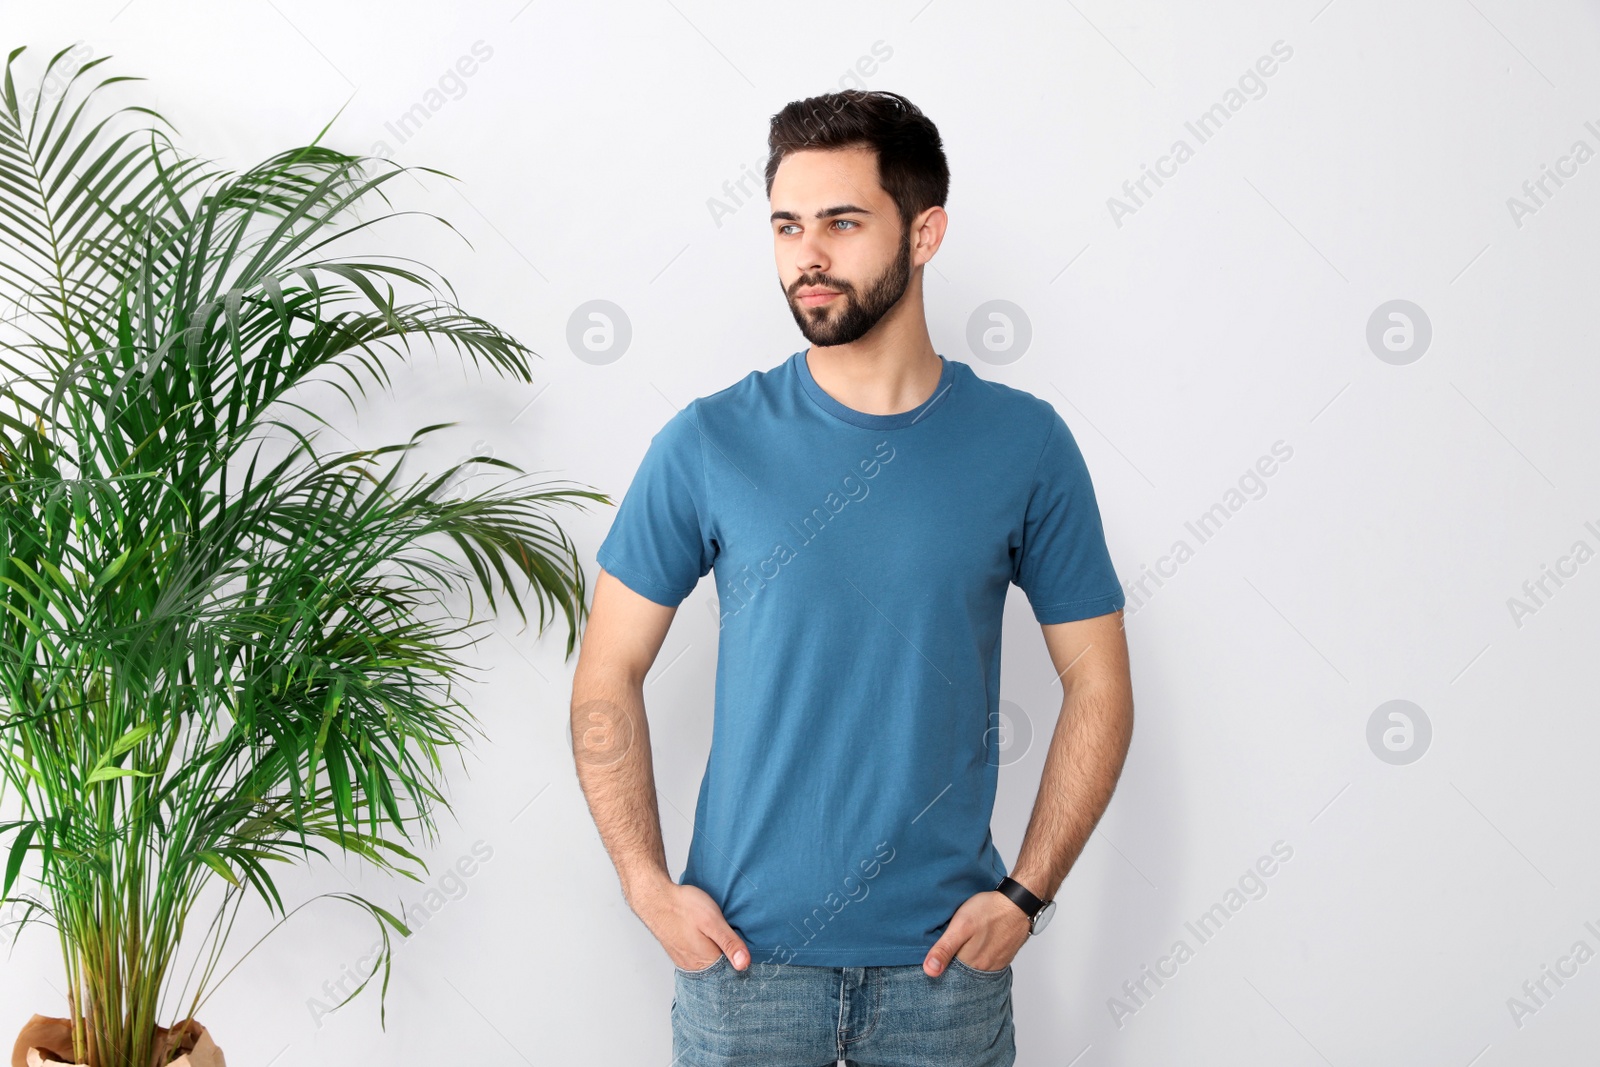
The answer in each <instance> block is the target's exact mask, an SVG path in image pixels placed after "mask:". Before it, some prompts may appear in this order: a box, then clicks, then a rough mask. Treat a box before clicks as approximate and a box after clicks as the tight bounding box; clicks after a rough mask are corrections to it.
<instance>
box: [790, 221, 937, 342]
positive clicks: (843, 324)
mask: <svg viewBox="0 0 1600 1067" xmlns="http://www.w3.org/2000/svg"><path fill="white" fill-rule="evenodd" d="M910 284H911V231H910V230H909V229H907V230H906V231H905V233H904V234H902V235H901V237H900V251H899V252H898V253H897V254H896V256H895V258H894V261H893V262H892V263H890V264H889V266H888V267H886V268H885V269H884V272H883V273H882V274H880V275H879V276H878V278H877V279H876V280H875V281H873V283H872V284H871V285H869V286H867V291H866V294H865V295H864V296H862V297H861V298H860V299H857V298H856V295H855V287H854V286H851V285H850V284H848V283H846V282H841V281H838V280H836V279H833V278H830V277H828V276H827V275H825V274H824V275H820V276H818V277H815V278H807V277H804V276H802V277H801V278H800V279H799V280H798V281H796V282H795V283H794V290H799V289H800V288H801V287H803V286H808V285H820V286H825V287H827V288H829V289H836V290H838V292H839V297H838V299H837V300H832V301H829V302H828V303H827V304H824V305H822V306H821V307H820V308H818V309H816V311H817V312H818V314H817V315H815V316H814V315H813V314H812V313H811V311H812V309H809V308H806V307H803V306H802V305H801V304H799V303H798V302H797V297H796V296H795V295H794V291H790V292H787V293H785V294H784V295H785V296H787V297H788V298H789V310H790V311H791V312H792V313H793V314H794V321H795V325H796V326H799V327H800V333H801V334H802V335H804V337H805V339H806V340H807V341H810V342H811V343H812V344H814V345H817V346H819V347H821V348H829V347H832V346H834V345H847V344H849V343H850V342H852V341H857V340H860V339H861V338H862V337H864V336H866V333H867V331H868V330H871V329H872V328H873V327H874V326H876V325H877V324H878V320H879V319H881V318H883V317H884V316H885V315H887V314H888V313H889V310H890V309H891V308H893V307H894V306H895V304H896V303H898V302H899V300H900V298H901V297H902V296H904V295H905V292H906V287H907V286H909V285H910ZM840 303H842V304H843V305H844V307H843V309H842V310H840V311H838V312H835V311H833V308H834V306H835V305H837V304H840Z"/></svg>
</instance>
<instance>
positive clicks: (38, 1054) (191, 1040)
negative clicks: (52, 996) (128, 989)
mask: <svg viewBox="0 0 1600 1067" xmlns="http://www.w3.org/2000/svg"><path fill="white" fill-rule="evenodd" d="M171 1049H178V1050H181V1051H182V1053H183V1055H181V1056H179V1057H178V1058H177V1059H175V1060H173V1061H172V1062H171V1063H170V1064H169V1063H167V1059H166V1057H167V1053H168V1052H169V1051H170V1050H171ZM52 1063H66V1064H74V1067H85V1065H84V1064H76V1063H74V1061H73V1059H72V1020H71V1019H56V1018H52V1017H50V1016H46V1015H35V1016H34V1017H33V1018H31V1019H29V1020H28V1021H27V1023H25V1024H24V1025H23V1027H22V1033H20V1034H18V1035H17V1043H16V1046H15V1047H14V1048H13V1049H12V1050H11V1067H48V1065H49V1064H52ZM150 1063H151V1065H152V1067H156V1065H158V1064H165V1065H166V1067H228V1065H227V1061H225V1060H224V1059H223V1058H222V1050H221V1049H220V1048H218V1047H217V1043H216V1042H215V1041H213V1040H211V1035H210V1034H209V1033H207V1032H206V1028H205V1027H203V1026H201V1025H200V1024H199V1023H197V1022H195V1021H194V1020H193V1019H190V1020H189V1022H188V1024H187V1025H182V1026H176V1027H173V1028H171V1029H168V1028H167V1027H165V1026H158V1027H156V1045H155V1053H154V1055H153V1056H152V1058H151V1060H150Z"/></svg>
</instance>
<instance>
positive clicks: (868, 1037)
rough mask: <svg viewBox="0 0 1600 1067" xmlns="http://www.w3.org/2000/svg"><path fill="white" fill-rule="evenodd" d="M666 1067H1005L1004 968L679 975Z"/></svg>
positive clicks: (1008, 1056) (755, 968) (1010, 1038)
mask: <svg viewBox="0 0 1600 1067" xmlns="http://www.w3.org/2000/svg"><path fill="white" fill-rule="evenodd" d="M673 970H674V971H675V972H676V973H675V975H674V979H673V981H674V989H675V995H674V996H673V998H672V1067H834V1065H835V1064H836V1063H837V1062H838V1061H839V1060H843V1061H844V1062H845V1063H846V1065H847V1067H1011V1064H1013V1063H1014V1062H1015V1061H1016V1058H1017V1049H1016V1043H1015V1039H1014V1030H1013V1028H1012V1023H1011V967H1010V966H1009V965H1007V966H1006V967H1005V968H1004V969H1003V970H998V971H981V970H978V969H977V968H976V967H969V966H967V965H966V964H965V963H962V962H961V961H960V960H954V959H953V960H951V961H950V965H949V966H948V967H947V968H945V970H944V973H942V974H940V975H939V977H937V978H929V977H928V976H927V974H925V973H924V972H923V970H922V964H920V963H913V964H907V965H905V966H901V967H815V966H803V965H800V964H794V963H789V964H778V963H759V962H752V963H751V964H750V966H748V967H746V968H745V969H744V970H742V971H741V970H738V969H737V968H735V967H734V966H733V964H732V963H731V962H730V961H729V960H728V957H727V956H726V955H725V954H724V955H721V956H718V957H717V961H716V962H715V963H713V964H711V966H709V967H706V968H704V969H703V970H698V971H685V970H683V969H682V968H679V967H674V968H673Z"/></svg>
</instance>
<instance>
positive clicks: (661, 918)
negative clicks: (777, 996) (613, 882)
mask: <svg viewBox="0 0 1600 1067" xmlns="http://www.w3.org/2000/svg"><path fill="white" fill-rule="evenodd" d="M634 911H635V913H636V914H638V916H639V918H640V919H642V920H643V921H644V924H645V926H647V927H649V928H650V932H651V933H652V934H655V935H656V940H657V941H659V942H661V947H662V948H664V949H666V950H667V955H668V956H669V957H671V959H672V963H673V966H675V967H680V968H682V969H683V970H685V971H698V970H700V969H702V968H704V967H709V966H711V965H712V964H713V963H715V962H717V955H718V953H723V954H726V955H727V957H728V962H730V963H732V964H733V966H734V968H735V969H737V970H741V971H742V970H744V969H745V968H746V967H748V966H749V965H750V952H749V950H748V949H747V948H746V947H745V943H744V941H743V940H742V939H741V938H740V937H739V935H738V934H736V933H734V930H733V927H731V926H729V925H728V921H727V920H726V919H725V918H723V916H722V909H721V908H719V907H717V902H716V901H714V900H712V899H711V895H710V894H709V893H707V892H706V891H705V890H703V889H701V888H700V887H699V886H696V885H679V884H678V883H676V882H666V883H664V884H662V885H660V886H659V887H658V888H656V889H654V890H652V891H651V892H649V893H647V894H645V895H644V896H643V897H642V898H641V899H640V900H639V902H638V903H637V904H636V905H635V906H634Z"/></svg>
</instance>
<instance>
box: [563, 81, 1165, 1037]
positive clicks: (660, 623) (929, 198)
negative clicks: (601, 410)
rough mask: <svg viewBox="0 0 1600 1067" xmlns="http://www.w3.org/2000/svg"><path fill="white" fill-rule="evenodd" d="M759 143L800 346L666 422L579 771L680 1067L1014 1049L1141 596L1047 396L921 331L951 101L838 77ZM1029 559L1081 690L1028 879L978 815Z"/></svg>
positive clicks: (625, 526) (1052, 642)
mask: <svg viewBox="0 0 1600 1067" xmlns="http://www.w3.org/2000/svg"><path fill="white" fill-rule="evenodd" d="M769 146H770V149H771V155H770V158H769V160H768V164H767V172H766V178H767V194H768V198H769V199H770V201H771V206H772V236H773V246H774V249H775V252H776V259H777V266H778V276H779V282H780V284H781V285H782V288H783V291H784V293H785V295H786V296H787V298H788V302H789V308H790V310H791V312H793V314H794V319H795V322H796V324H797V325H798V326H799V328H800V331H801V333H802V334H803V335H804V336H805V338H806V339H807V340H808V341H809V342H810V347H809V348H807V349H805V350H803V351H800V352H796V353H794V354H793V355H791V356H789V357H788V358H787V359H785V360H784V361H783V362H782V363H780V364H778V365H777V366H774V367H771V368H770V369H768V370H765V371H752V372H751V373H750V374H749V375H748V376H746V377H745V378H743V379H742V380H740V381H739V382H737V383H735V384H733V385H731V386H729V387H728V388H726V389H723V390H721V391H720V392H716V393H713V394H711V395H709V396H704V397H700V398H698V399H696V400H693V401H691V402H690V403H689V404H688V405H687V406H686V407H684V409H683V410H682V411H680V412H679V413H678V414H677V415H675V416H674V417H673V418H671V419H669V420H668V421H667V423H666V425H665V426H664V427H663V428H662V429H661V430H660V432H658V433H657V434H656V435H655V437H654V438H653V439H652V441H651V443H650V447H649V449H648V450H647V452H646V454H645V457H644V459H643V461H642V463H641V465H640V467H639V470H638V472H637V474H636V475H635V477H634V480H633V483H632V485H631V486H630V487H629V489H628V491H627V494H626V495H625V496H624V498H623V501H622V503H621V505H620V506H619V508H618V510H617V515H616V520H615V522H614V523H613V525H612V527H611V531H610V533H609V534H608V535H607V536H606V538H605V541H604V542H603V543H602V545H601V546H600V549H599V551H598V553H597V559H598V562H599V564H600V566H601V568H602V569H601V571H600V574H599V577H598V579H597V582H596V585H595V592H594V605H593V609H592V612H591V615H590V619H589V624H588V628H587V631H586V635H585V637H584V640H583V646H582V651H581V653H580V655H579V661H578V666H577V672H576V677H575V679H574V683H573V696H572V734H573V742H574V754H575V757H576V760H577V765H578V774H579V778H580V782H581V784H582V787H583V789H584V792H585V795H586V796H587V798H588V802H589V807H590V811H591V812H592V814H593V815H594V818H595V822H596V825H597V826H598V828H599V830H600V834H601V837H602V840H603V841H604V843H605V846H606V849H607V850H608V852H609V853H610V855H611V858H612V860H613V862H614V863H615V864H616V867H617V871H618V874H619V876H620V878H621V882H622V889H623V894H624V896H625V897H626V899H627V901H628V904H629V905H630V906H631V907H632V908H633V910H634V912H635V913H636V914H637V915H638V916H639V917H640V919H642V920H643V921H644V923H645V924H646V926H648V927H649V929H650V931H651V932H652V933H653V934H654V935H655V936H656V938H657V939H658V940H659V941H660V942H661V944H662V947H663V948H665V949H666V952H667V955H668V956H669V957H671V959H672V961H673V964H674V966H675V971H676V973H675V982H676V996H675V997H674V999H673V1004H672V1025H673V1054H674V1058H673V1061H672V1062H673V1064H674V1065H675V1067H705V1065H711V1064H717V1065H751V1067H755V1065H760V1067H819V1065H822V1064H831V1063H834V1062H836V1061H837V1060H838V1059H844V1060H845V1061H846V1062H847V1063H850V1064H860V1065H862V1067H866V1065H871V1064H891V1063H893V1064H916V1065H918V1067H943V1065H950V1067H955V1065H960V1067H995V1065H1005V1064H1011V1063H1013V1062H1014V1059H1015V1043H1014V1037H1013V1034H1014V1031H1013V1026H1012V1012H1011V961H1012V959H1013V957H1014V956H1015V955H1016V953H1017V951H1018V950H1019V949H1020V948H1021V946H1022V944H1023V943H1024V942H1025V941H1027V940H1028V938H1029V937H1030V936H1032V935H1036V934H1038V933H1039V932H1041V931H1042V929H1043V926H1044V923H1045V922H1046V921H1048V919H1049V916H1050V913H1051V911H1052V910H1053V907H1054V903H1053V897H1054V895H1055V892H1056V889H1057V887H1058V886H1059V885H1060V884H1061V882H1062V880H1063V879H1064V878H1065V877H1066V874H1067V871H1068V869H1069V868H1070V867H1071V866H1072V864H1073V862H1074V861H1075V860H1076V858H1077V856H1078V854H1079V852H1080V851H1081V849H1082V848H1083V845H1084V842H1085V840H1086V839H1087V838H1088V835H1089V833H1090V831H1091V830H1092V829H1093V828H1094V825H1095V823H1096V822H1097V821H1098V819H1099V818H1100V815H1101V813H1102V812H1103V811H1104V810H1105V806H1106V804H1107V803H1108V802H1109V800H1110V797H1111V793H1112V790H1113V789H1114V787H1115V785H1116V780H1117V777H1118V775H1119V774H1120V773H1121V769H1122V764H1123V759H1124V757H1125V755H1126V752H1127V748H1128V743H1129V739H1130V737H1131V733H1132V725H1133V705H1132V696H1131V685H1130V682H1129V678H1128V664H1127V648H1126V645H1125V643H1124V638H1123V632H1122V625H1121V622H1122V612H1121V608H1122V607H1123V604H1124V599H1125V598H1124V595H1123V592H1122V588H1121V585H1120V583H1119V582H1118V580H1117V576H1116V573H1115V572H1114V570H1113V569H1112V565H1111V560H1110V557H1109V554H1108V553H1107V550H1106V545H1105V539H1104V534H1103V531H1102V527H1101V521H1100V513H1099V510H1098V507H1097V504H1096V500H1095V496H1094V490H1093V487H1092V485H1091V482H1090V479H1089V475H1088V472H1087V470H1086V469H1085V466H1084V463H1083V457H1082V455H1081V454H1080V452H1079V451H1078V448H1077V445H1076V443H1075V442H1074V440H1073V437H1072V434H1071V433H1070V432H1069V431H1068V429H1067V426H1066V424H1065V423H1064V422H1063V421H1062V419H1061V417H1060V416H1059V415H1058V414H1057V413H1056V411H1055V409H1054V408H1053V407H1052V406H1051V405H1050V404H1049V403H1047V402H1046V401H1044V400H1041V399H1039V398H1038V397H1035V396H1033V395H1032V394H1030V393H1027V392H1024V391H1022V390H1019V389H1014V388H1010V387H1007V386H1004V385H999V384H995V383H990V382H986V381H985V380H983V379H982V378H980V377H978V376H977V375H976V374H974V373H973V371H972V370H971V369H970V368H969V367H968V366H967V365H966V364H964V363H961V362H958V361H955V360H949V359H946V358H944V357H943V356H941V355H939V354H938V353H937V352H935V351H934V348H933V345H932V343H931V341H930V340H929V336H928V327H927V323H926V321H925V319H924V315H923V306H922V299H923V297H922V290H923V286H922V282H923V267H924V265H925V264H926V263H927V262H928V261H929V260H931V259H932V258H933V256H934V253H935V252H937V251H938V248H939V244H940V242H941V240H942V239H943V237H944V233H945V227H946V224H947V216H946V214H945V210H944V207H943V205H944V201H945V196H946V191H947V189H948V187H949V172H948V169H947V167H946V164H945V157H944V152H943V148H942V146H941V143H940V139H939V134H938V131H937V130H936V129H935V127H934V125H933V123H932V122H931V121H929V120H928V119H927V117H926V116H924V115H923V113H922V112H921V111H920V110H919V109H917V108H916V107H915V106H914V105H913V104H911V102H910V101H908V100H906V99H905V98H904V97H901V96H898V95H896V94H893V93H884V92H863V91H858V90H847V91H844V92H840V93H833V94H828V95H825V96H820V97H814V98H812V99H808V100H802V101H798V102H796V103H793V104H790V105H789V106H787V107H785V108H784V109H783V110H782V111H780V112H779V113H778V114H777V115H776V116H774V117H773V120H772V129H771V134H770V137H769ZM713 569H714V570H715V571H716V579H715V581H716V586H717V596H718V602H719V606H720V619H721V622H720V632H719V639H718V640H719V644H718V659H717V677H716V705H715V709H714V718H713V732H712V742H711V753H710V756H709V758H708V760H707V763H706V769H705V774H704V776H703V778H702V779H701V783H700V793H699V799H698V803H697V806H696V810H695V825H694V836H693V839H692V842H691V844H690V848H689V857H688V864H687V866H686V867H685V868H684V871H683V873H682V875H681V877H680V879H679V880H678V881H676V882H675V881H674V880H673V878H672V876H671V873H670V871H669V870H668V867H667V862H666V857H665V854H664V850H663V847H662V842H661V826H660V819H659V813H658V810H657V807H656V796H655V784H654V776H653V771H652V767H651V759H650V756H651V752H650V735H649V728H648V726H647V723H646V719H645V713H644V702H643V694H642V685H643V680H644V676H645V674H646V672H647V671H648V670H649V668H650V666H651V664H652V663H653V662H654V660H655V657H656V653H657V651H658V650H659V649H660V647H661V643H662V640H663V638H664V637H665V635H666V632H667V628H668V626H669V625H670V624H671V621H672V618H673V615H674V613H675V611H676V608H677V606H678V604H680V603H681V602H682V600H683V598H684V597H686V596H687V595H688V594H689V593H690V592H692V591H693V589H694V588H695V586H696V584H697V583H698V581H699V580H700V578H701V577H703V576H704V575H705V574H707V573H708V572H710V571H711V570H713ZM1012 583H1015V584H1016V585H1018V586H1020V587H1021V588H1022V589H1023V591H1024V593H1025V594H1026V595H1027V597H1028V600H1029V602H1030V604H1031V606H1032V609H1033V613H1034V616H1035V618H1036V619H1037V620H1038V621H1039V623H1040V624H1041V625H1042V627H1043V631H1044V637H1045V643H1046V645H1047V647H1048V649H1049V653H1050V656H1051V659H1052V660H1053V661H1054V663H1055V669H1056V672H1057V675H1058V676H1059V678H1060V681H1061V683H1062V690H1063V697H1062V707H1061V717H1060V720H1059V723H1058V727H1057V729H1056V730H1055V732H1054V737H1053V740H1052V741H1051V744H1050V748H1049V752H1048V755H1047V757H1046V760H1045V767H1044V771H1043V780H1042V782H1041V784H1040V789H1039V796H1038V800H1037V802H1036V803H1035V806H1034V810H1033V817H1032V819H1031V820H1030V822H1029V824H1028V828H1027V832H1026V834H1025V836H1024V839H1023V843H1022V847H1021V851H1020V853H1019V856H1018V860H1017V864H1016V866H1015V868H1013V869H1012V870H1011V871H1010V872H1009V873H1008V872H1007V870H1006V868H1005V864H1004V862H1003V861H1002V859H1001V857H1000V855H999V854H998V852H997V851H996V849H995V846H994V843H993V841H992V840H991V837H990V833H989V818H990V815H991V813H992V811H993V806H994V797H995V788H996V783H997V777H998V771H999V759H998V753H999V738H998V737H997V732H996V730H995V728H994V726H995V724H996V723H997V721H998V701H999V680H1000V629H1001V615H1002V610H1003V607H1004V604H1005V598H1006V592H1007V589H1008V587H1009V585H1010V584H1012Z"/></svg>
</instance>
